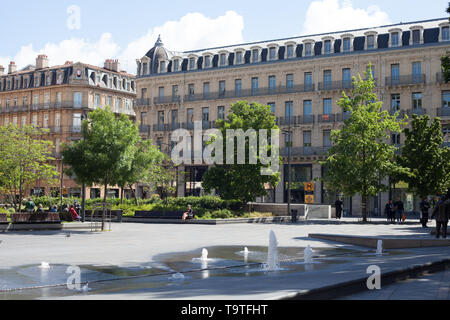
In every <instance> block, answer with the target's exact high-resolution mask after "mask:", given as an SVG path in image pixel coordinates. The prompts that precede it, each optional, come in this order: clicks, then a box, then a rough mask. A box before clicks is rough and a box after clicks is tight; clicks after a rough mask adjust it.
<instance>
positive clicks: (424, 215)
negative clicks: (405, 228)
mask: <svg viewBox="0 0 450 320" xmlns="http://www.w3.org/2000/svg"><path fill="white" fill-rule="evenodd" d="M430 207H431V206H430V203H429V202H428V199H427V198H423V199H422V201H421V202H420V211H421V217H420V222H422V227H424V228H426V227H427V223H428V210H429V209H430Z"/></svg>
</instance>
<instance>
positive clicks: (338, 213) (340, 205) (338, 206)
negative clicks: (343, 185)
mask: <svg viewBox="0 0 450 320" xmlns="http://www.w3.org/2000/svg"><path fill="white" fill-rule="evenodd" d="M334 205H335V207H336V219H341V217H342V208H343V207H344V202H342V200H341V199H340V198H338V199H337V200H336V202H335V203H334Z"/></svg>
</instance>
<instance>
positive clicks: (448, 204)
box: [431, 197, 450, 239]
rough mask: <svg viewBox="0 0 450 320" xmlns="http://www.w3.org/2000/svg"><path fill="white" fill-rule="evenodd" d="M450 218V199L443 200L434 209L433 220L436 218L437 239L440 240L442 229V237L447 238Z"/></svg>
mask: <svg viewBox="0 0 450 320" xmlns="http://www.w3.org/2000/svg"><path fill="white" fill-rule="evenodd" d="M449 216H450V199H446V198H444V197H443V198H442V199H441V200H440V201H439V202H438V203H437V204H436V207H435V208H434V209H433V214H432V215H431V219H433V218H436V238H437V239H439V237H440V235H441V229H442V237H443V238H444V239H446V238H447V226H448V220H449Z"/></svg>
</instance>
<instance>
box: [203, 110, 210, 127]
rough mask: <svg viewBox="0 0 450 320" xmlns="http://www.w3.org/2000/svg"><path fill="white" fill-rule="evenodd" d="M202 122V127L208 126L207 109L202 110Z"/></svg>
mask: <svg viewBox="0 0 450 320" xmlns="http://www.w3.org/2000/svg"><path fill="white" fill-rule="evenodd" d="M202 122H203V125H206V124H209V108H203V109H202Z"/></svg>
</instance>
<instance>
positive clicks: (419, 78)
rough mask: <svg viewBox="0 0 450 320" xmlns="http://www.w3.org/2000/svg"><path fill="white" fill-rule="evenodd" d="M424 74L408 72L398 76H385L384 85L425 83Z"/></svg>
mask: <svg viewBox="0 0 450 320" xmlns="http://www.w3.org/2000/svg"><path fill="white" fill-rule="evenodd" d="M425 80H426V79H425V75H424V74H410V75H406V76H399V77H386V86H402V85H415V84H425Z"/></svg>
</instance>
